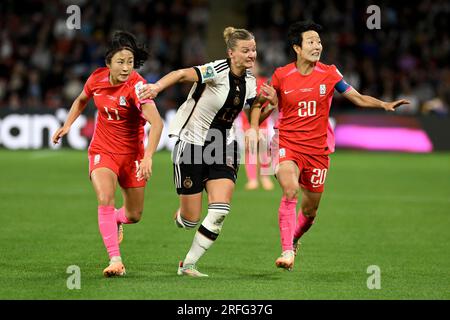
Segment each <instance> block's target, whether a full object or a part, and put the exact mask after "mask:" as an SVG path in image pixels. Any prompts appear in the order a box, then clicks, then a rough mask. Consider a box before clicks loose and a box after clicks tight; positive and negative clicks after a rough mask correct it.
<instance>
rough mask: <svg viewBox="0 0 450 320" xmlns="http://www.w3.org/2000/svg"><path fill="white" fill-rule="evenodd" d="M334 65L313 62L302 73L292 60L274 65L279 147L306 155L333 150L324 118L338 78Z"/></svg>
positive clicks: (327, 113) (329, 132) (332, 143)
mask: <svg viewBox="0 0 450 320" xmlns="http://www.w3.org/2000/svg"><path fill="white" fill-rule="evenodd" d="M342 78H343V77H342V75H341V74H340V73H339V71H338V70H337V68H336V66H334V65H326V64H323V63H320V62H317V63H316V66H315V67H314V69H313V71H312V72H311V73H310V74H309V75H302V74H300V72H299V71H298V70H297V67H296V64H295V62H293V63H290V64H288V65H286V66H284V67H280V68H277V69H276V70H275V72H274V74H273V76H272V85H273V87H274V88H275V90H276V91H277V95H278V108H279V117H278V121H277V123H276V125H275V127H274V128H275V129H278V135H279V146H280V148H283V147H286V148H289V149H291V150H293V151H296V152H300V153H307V154H316V155H327V154H329V153H331V152H333V151H334V133H333V129H332V128H331V126H330V123H329V121H328V117H329V112H330V107H331V100H332V98H333V93H334V87H335V85H336V83H338V82H339V81H340V80H341V79H342Z"/></svg>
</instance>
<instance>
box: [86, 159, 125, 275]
mask: <svg viewBox="0 0 450 320" xmlns="http://www.w3.org/2000/svg"><path fill="white" fill-rule="evenodd" d="M91 181H92V185H93V187H94V190H95V193H96V195H97V201H98V225H99V230H100V234H101V235H102V238H103V243H104V244H105V247H106V250H107V251H108V255H109V259H110V263H109V265H108V267H106V268H105V269H104V270H103V275H104V276H105V277H112V276H122V275H124V274H125V266H124V265H123V263H122V258H121V256H120V250H119V243H118V238H117V222H116V216H115V208H114V194H115V190H116V187H117V176H116V174H115V173H114V172H113V171H112V170H110V169H108V168H97V169H95V170H93V171H92V173H91Z"/></svg>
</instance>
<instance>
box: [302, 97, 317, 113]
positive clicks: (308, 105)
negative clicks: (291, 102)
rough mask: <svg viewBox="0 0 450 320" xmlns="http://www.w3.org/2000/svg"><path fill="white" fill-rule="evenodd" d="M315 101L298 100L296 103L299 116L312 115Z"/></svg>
mask: <svg viewBox="0 0 450 320" xmlns="http://www.w3.org/2000/svg"><path fill="white" fill-rule="evenodd" d="M316 106H317V102H316V101H314V100H311V101H300V102H299V103H298V116H299V117H312V116H315V115H316V111H317V110H316V109H317V107H316Z"/></svg>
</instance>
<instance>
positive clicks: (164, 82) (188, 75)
mask: <svg viewBox="0 0 450 320" xmlns="http://www.w3.org/2000/svg"><path fill="white" fill-rule="evenodd" d="M198 80H199V79H198V75H197V72H196V71H195V69H194V68H186V69H179V70H175V71H172V72H169V73H168V74H166V75H165V76H164V77H162V78H161V79H159V80H158V81H156V83H148V84H145V85H144V86H143V88H142V89H141V91H140V92H139V100H145V99H154V98H155V97H156V96H157V95H158V93H160V92H161V91H163V90H165V89H166V88H168V87H170V86H173V85H174V84H175V83H178V82H196V81H198Z"/></svg>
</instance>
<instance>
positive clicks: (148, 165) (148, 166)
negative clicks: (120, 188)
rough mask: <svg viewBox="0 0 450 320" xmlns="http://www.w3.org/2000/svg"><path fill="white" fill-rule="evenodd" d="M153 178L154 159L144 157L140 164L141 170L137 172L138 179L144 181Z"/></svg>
mask: <svg viewBox="0 0 450 320" xmlns="http://www.w3.org/2000/svg"><path fill="white" fill-rule="evenodd" d="M151 176H152V158H151V157H144V159H142V160H141V163H140V164H139V168H138V170H137V172H136V177H137V180H138V181H141V180H142V179H145V180H148V179H150V177H151Z"/></svg>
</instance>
